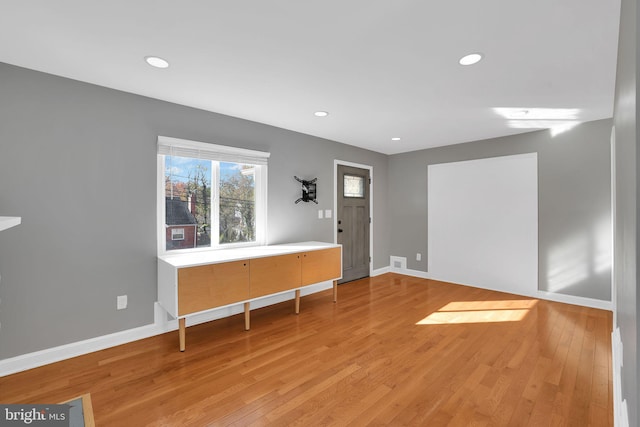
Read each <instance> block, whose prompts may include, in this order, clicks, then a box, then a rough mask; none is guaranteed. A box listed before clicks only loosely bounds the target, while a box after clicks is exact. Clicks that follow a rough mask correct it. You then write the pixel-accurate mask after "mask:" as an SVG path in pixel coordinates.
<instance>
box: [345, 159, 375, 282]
mask: <svg viewBox="0 0 640 427" xmlns="http://www.w3.org/2000/svg"><path fill="white" fill-rule="evenodd" d="M369 178H370V177H369V171H368V170H367V169H360V168H355V167H351V166H344V165H338V180H337V181H338V188H337V194H338V212H337V223H338V229H337V233H338V239H337V241H338V243H340V244H341V245H342V280H340V283H344V282H349V281H351V280H355V279H360V278H362V277H367V276H369V263H370V260H369V254H370V249H369V227H370V221H371V219H370V215H369V197H370V194H369V192H370V181H369Z"/></svg>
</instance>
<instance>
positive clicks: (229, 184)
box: [219, 162, 256, 244]
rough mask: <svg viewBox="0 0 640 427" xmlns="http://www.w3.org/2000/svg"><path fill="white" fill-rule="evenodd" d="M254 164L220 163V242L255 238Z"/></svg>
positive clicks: (243, 240)
mask: <svg viewBox="0 0 640 427" xmlns="http://www.w3.org/2000/svg"><path fill="white" fill-rule="evenodd" d="M255 173H256V168H255V166H253V165H246V164H240V163H228V162H220V219H219V226H220V227H219V229H220V243H221V244H223V243H236V242H255V241H256V217H255V215H256V198H255V188H256V181H255Z"/></svg>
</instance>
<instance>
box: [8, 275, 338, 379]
mask: <svg viewBox="0 0 640 427" xmlns="http://www.w3.org/2000/svg"><path fill="white" fill-rule="evenodd" d="M332 288H333V281H325V282H320V283H316V284H314V285H310V286H306V287H304V288H301V289H300V295H301V296H306V295H310V294H313V293H316V292H321V291H324V290H327V289H332ZM294 296H295V292H294V291H287V292H283V293H280V294H276V295H271V296H268V297H265V298H260V299H257V300H253V301H251V309H252V310H254V309H257V308H262V307H266V306H268V305H272V304H277V303H280V302H283V301H288V300H291V299H293V298H294ZM302 304H304V301H303V302H302ZM303 307H304V305H303ZM243 312H244V306H243V304H236V305H233V306H226V307H222V308H220V309H216V310H212V311H209V312H206V313H202V314H198V315H194V316H190V317H189V318H188V320H187V323H188V325H189V326H191V325H197V324H200V323H205V322H210V321H212V320H216V319H221V318H223V317H229V316H233V315H234V314H238V313H243ZM168 316H169V315H168V314H167V312H166V311H165V310H164V309H163V308H162V307H161V306H160V304H158V303H155V305H154V323H153V324H150V325H145V326H140V327H138V328H133V329H128V330H126V331H121V332H115V333H113V334H109V335H103V336H100V337H95V338H90V339H87V340H83V341H77V342H74V343H70V344H65V345H61V346H58V347H53V348H48V349H44V350H40V351H36V352H33V353H28V354H23V355H20V356H16V357H11V358H9V359H4V360H0V377H4V376H7V375H11V374H14V373H17V372H22V371H26V370H28V369H33V368H37V367H39V366H44V365H48V364H50V363H54V362H59V361H61V360H66V359H70V358H72V357H76V356H81V355H83V354H89V353H93V352H95V351H99V350H104V349H106V348H110V347H115V346H118V345H122V344H126V343H129V342H133V341H138V340H141V339H144V338H149V337H152V336H155V335H161V334H164V333H167V332H172V331H176V330H177V329H178V321H177V320H176V319H172V320H169V318H168ZM243 327H244V324H243ZM187 339H188V336H187ZM176 351H178V350H177V338H176Z"/></svg>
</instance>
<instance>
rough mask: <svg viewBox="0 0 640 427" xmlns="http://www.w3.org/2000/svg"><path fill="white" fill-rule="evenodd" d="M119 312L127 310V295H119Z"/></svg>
mask: <svg viewBox="0 0 640 427" xmlns="http://www.w3.org/2000/svg"><path fill="white" fill-rule="evenodd" d="M116 304H117V308H118V310H124V309H125V308H127V296H126V295H118V298H117V300H116Z"/></svg>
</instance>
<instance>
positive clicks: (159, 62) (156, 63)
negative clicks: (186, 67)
mask: <svg viewBox="0 0 640 427" xmlns="http://www.w3.org/2000/svg"><path fill="white" fill-rule="evenodd" d="M144 60H145V61H146V63H147V64H149V65H151V66H152V67H155V68H167V67H169V63H168V62H167V60H165V59H162V58H160V57H159V56H145V57H144Z"/></svg>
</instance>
